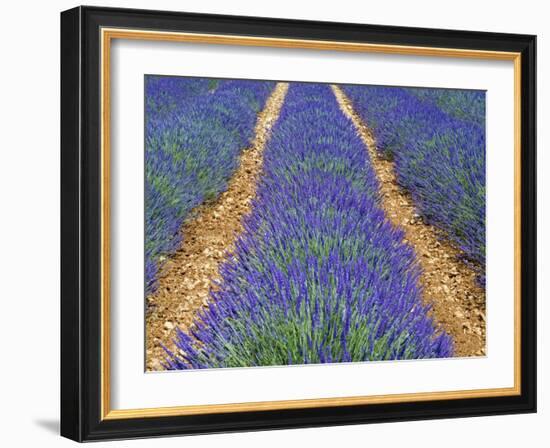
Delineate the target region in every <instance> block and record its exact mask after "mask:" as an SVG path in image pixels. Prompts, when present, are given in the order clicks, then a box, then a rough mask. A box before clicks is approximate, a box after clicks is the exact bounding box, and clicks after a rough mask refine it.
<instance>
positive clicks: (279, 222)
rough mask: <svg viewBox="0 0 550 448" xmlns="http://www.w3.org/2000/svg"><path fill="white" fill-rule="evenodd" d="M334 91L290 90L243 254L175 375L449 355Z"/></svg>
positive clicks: (186, 340) (181, 347)
mask: <svg viewBox="0 0 550 448" xmlns="http://www.w3.org/2000/svg"><path fill="white" fill-rule="evenodd" d="M378 196H379V192H378V184H377V181H376V176H375V174H374V172H373V169H372V167H371V165H370V161H369V159H368V154H367V152H366V150H365V147H364V145H363V144H362V142H361V140H360V138H359V137H358V136H357V135H356V132H355V129H354V127H353V124H352V123H351V121H349V120H348V119H347V118H346V117H345V116H344V115H343V113H342V112H341V111H340V109H339V107H338V104H337V102H336V99H335V97H334V95H333V94H332V92H331V90H330V88H329V87H328V86H324V85H308V84H292V85H291V87H290V90H289V92H288V94H287V97H286V100H285V103H284V105H283V108H282V110H281V114H280V117H279V119H278V121H277V123H276V125H275V127H274V129H273V135H272V137H271V139H270V140H269V141H268V143H267V146H266V149H265V153H264V172H263V176H262V178H261V180H260V183H259V186H258V190H257V196H256V198H255V199H254V201H253V204H252V213H251V214H250V215H249V216H248V217H247V219H246V220H245V223H244V224H245V231H244V233H243V234H241V236H240V237H239V239H238V241H237V244H236V247H237V249H236V251H235V253H234V254H233V256H232V257H231V258H230V259H229V260H228V261H227V262H226V263H225V264H224V265H223V267H222V270H221V274H222V281H221V282H220V289H219V290H218V291H217V292H213V293H212V294H211V300H210V303H209V306H208V307H207V308H205V309H203V310H202V311H201V312H200V314H199V316H198V318H197V319H196V321H195V324H194V326H193V327H192V329H191V331H190V334H187V333H184V332H182V331H181V330H180V331H178V335H177V341H176V343H177V347H178V353H177V354H172V353H170V352H169V355H170V356H169V357H168V359H167V361H166V368H168V369H188V368H215V367H248V366H267V365H287V364H304V363H325V362H349V361H367V360H385V359H411V358H430V357H447V356H451V355H452V342H451V340H450V338H449V337H448V336H447V335H446V334H437V331H436V330H435V329H434V323H433V322H432V320H431V318H430V317H428V316H427V308H426V307H425V306H424V305H423V304H422V298H421V291H420V290H419V287H418V276H419V268H418V266H417V264H416V261H415V255H414V252H413V250H412V249H411V247H409V246H407V245H404V244H403V243H402V240H403V234H402V232H401V231H400V230H397V229H395V228H394V227H393V226H392V225H391V224H390V223H389V222H388V221H387V220H386V218H385V216H384V213H383V211H382V210H381V208H380V206H379V204H378V202H379V197H378Z"/></svg>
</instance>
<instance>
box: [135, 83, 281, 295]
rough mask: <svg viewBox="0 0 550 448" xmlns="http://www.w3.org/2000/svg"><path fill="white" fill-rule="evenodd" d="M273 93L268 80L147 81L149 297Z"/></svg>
mask: <svg viewBox="0 0 550 448" xmlns="http://www.w3.org/2000/svg"><path fill="white" fill-rule="evenodd" d="M273 87H274V83H272V82H263V81H218V80H210V79H203V78H179V77H157V76H150V77H149V76H148V77H146V80H145V92H146V116H145V122H146V131H145V282H146V283H145V293H146V295H149V294H151V293H153V292H154V290H155V286H156V276H157V272H158V269H159V267H160V265H161V264H162V261H163V259H164V258H165V257H166V256H167V255H170V254H171V253H173V252H174V251H175V250H176V249H177V247H179V245H180V243H181V234H180V232H179V230H180V228H181V226H182V224H183V222H184V221H185V219H186V218H187V217H188V215H189V213H190V211H191V210H192V209H193V208H194V207H196V206H197V205H199V204H201V203H203V202H204V201H205V200H210V199H214V198H216V197H217V196H218V195H219V193H220V192H222V191H224V190H225V189H226V188H227V181H228V180H229V178H230V177H231V174H232V173H233V171H234V170H235V169H236V168H237V166H238V160H239V155H240V153H241V150H242V149H244V148H246V147H247V146H248V145H249V144H250V140H251V139H252V137H253V133H254V126H255V123H256V117H257V114H258V112H259V111H260V110H261V109H262V108H263V107H264V105H265V102H266V100H267V98H268V96H269V94H270V92H271V90H272V89H273Z"/></svg>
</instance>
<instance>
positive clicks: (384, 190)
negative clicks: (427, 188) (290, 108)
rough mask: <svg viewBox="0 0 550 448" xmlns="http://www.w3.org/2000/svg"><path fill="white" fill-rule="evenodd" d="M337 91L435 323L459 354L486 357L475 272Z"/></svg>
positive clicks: (481, 298)
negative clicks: (421, 209) (425, 216)
mask: <svg viewBox="0 0 550 448" xmlns="http://www.w3.org/2000/svg"><path fill="white" fill-rule="evenodd" d="M332 89H333V92H334V95H335V96H336V98H337V100H338V103H339V104H340V107H341V109H342V111H343V112H344V113H345V114H346V116H348V117H349V118H350V119H351V120H352V121H353V123H354V125H355V127H356V128H357V132H358V134H359V135H360V137H361V139H362V140H363V142H364V144H365V146H366V147H367V148H368V153H369V155H370V159H371V162H372V166H373V168H374V171H375V173H376V176H377V178H378V181H379V184H380V193H381V195H380V196H381V205H382V208H383V209H384V211H385V212H386V215H387V217H388V218H389V219H390V220H391V221H392V223H393V224H394V225H395V226H396V227H399V228H401V229H403V231H404V232H405V240H404V242H406V243H408V244H410V245H411V246H412V247H413V248H414V249H415V252H416V254H417V259H418V262H419V263H420V265H421V268H422V274H421V276H420V284H421V286H422V290H423V298H424V301H425V302H426V303H427V304H430V305H431V306H432V313H433V316H434V318H435V320H436V321H437V322H438V323H439V324H441V325H442V326H443V328H444V329H445V330H446V331H447V332H448V333H449V334H451V336H452V337H453V339H454V343H455V356H475V355H484V354H485V291H484V289H483V288H482V287H480V285H479V283H478V282H477V281H476V275H477V273H476V271H474V270H473V269H471V268H470V267H469V266H468V265H466V264H465V263H463V262H461V261H460V259H461V256H462V255H463V254H462V252H461V251H460V250H459V249H457V248H456V247H455V246H454V245H452V244H451V243H450V242H448V240H447V241H446V240H445V239H444V238H443V237H442V235H441V232H440V231H438V230H437V229H436V228H435V227H433V226H431V225H429V224H426V223H424V222H423V221H422V219H421V217H420V216H419V215H418V214H417V212H416V209H415V206H414V203H413V201H412V198H411V196H410V195H409V194H408V193H407V192H406V191H404V190H403V189H402V188H400V187H399V185H398V183H397V180H396V175H395V170H394V166H393V162H391V161H389V160H386V159H384V158H381V157H380V156H379V153H378V152H377V150H376V142H375V140H374V137H373V134H372V132H371V130H370V129H369V128H368V124H367V123H364V122H363V121H362V119H361V118H360V117H359V116H358V114H357V113H355V111H354V109H353V106H352V103H351V102H350V100H349V99H348V97H347V96H346V94H345V93H344V92H343V91H342V90H341V89H340V88H339V87H338V86H335V85H333V86H332ZM449 206H452V205H451V204H449Z"/></svg>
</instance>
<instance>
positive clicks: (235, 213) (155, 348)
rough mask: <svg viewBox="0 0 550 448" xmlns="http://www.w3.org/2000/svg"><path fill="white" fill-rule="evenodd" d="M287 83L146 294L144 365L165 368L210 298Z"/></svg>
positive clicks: (278, 90)
mask: <svg viewBox="0 0 550 448" xmlns="http://www.w3.org/2000/svg"><path fill="white" fill-rule="evenodd" d="M287 90H288V84H287V83H278V84H277V85H276V87H275V89H274V91H273V93H272V94H271V96H270V97H269V99H268V100H267V102H266V106H265V108H264V110H263V111H262V112H261V113H260V114H259V115H258V121H257V123H256V128H255V137H254V140H253V141H252V144H251V146H250V147H249V148H247V149H245V150H244V151H243V153H242V155H241V160H240V165H239V168H238V169H237V171H236V172H235V173H234V174H233V177H232V178H231V180H230V181H229V184H228V188H227V190H226V191H225V192H224V193H222V194H221V195H220V196H219V197H218V199H217V200H216V201H214V202H211V203H207V204H203V205H201V206H199V207H197V208H196V209H195V210H194V211H193V214H192V216H194V217H193V218H192V219H191V220H189V221H188V222H186V223H185V224H184V225H183V227H182V229H181V232H182V233H183V236H184V238H183V243H182V246H181V248H180V249H179V250H178V251H177V252H176V253H175V254H174V255H173V256H172V257H171V258H170V260H168V261H167V262H166V264H165V265H164V267H163V269H162V273H161V274H160V275H159V287H158V290H157V292H156V293H155V294H154V295H152V296H150V297H148V298H147V314H146V328H145V331H146V369H147V370H148V371H150V370H162V369H163V368H162V365H161V362H162V360H163V359H164V358H165V355H166V354H165V352H164V350H163V349H162V347H161V345H160V343H162V344H164V345H165V346H166V347H168V348H170V349H173V348H174V344H173V338H174V336H175V330H176V328H177V327H179V328H181V329H182V330H183V331H186V330H187V329H188V328H189V327H190V325H191V323H192V322H193V320H194V318H195V315H196V313H197V311H198V310H199V309H200V308H201V307H203V306H205V305H206V304H207V301H208V296H209V292H210V290H211V289H212V288H213V281H215V280H219V279H220V277H219V266H220V265H221V263H222V262H223V261H224V259H225V258H226V256H227V254H228V253H230V252H231V251H232V250H233V248H234V243H235V240H236V238H237V235H238V234H239V233H240V232H241V231H242V224H241V223H242V220H243V217H244V216H245V215H246V214H247V213H249V212H250V202H251V200H252V198H253V197H254V196H255V192H256V184H257V181H258V178H259V175H260V172H261V169H262V161H263V159H262V156H263V150H264V147H265V143H266V141H267V139H268V138H269V135H270V131H271V129H272V127H273V124H274V123H275V121H276V120H277V118H278V116H279V112H280V110H281V106H282V104H283V101H284V98H285V95H286V92H287Z"/></svg>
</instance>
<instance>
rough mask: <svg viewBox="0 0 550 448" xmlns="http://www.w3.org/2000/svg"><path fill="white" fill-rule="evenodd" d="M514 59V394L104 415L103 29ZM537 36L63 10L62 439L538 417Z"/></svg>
mask: <svg viewBox="0 0 550 448" xmlns="http://www.w3.org/2000/svg"><path fill="white" fill-rule="evenodd" d="M102 27H110V28H129V29H146V30H160V31H175V32H178V31H181V32H192V33H208V34H222V35H245V36H258V37H270V38H285V39H304V40H318V41H323V40H328V41H337V42H365V43H375V44H392V45H402V46H416V47H438V48H461V49H466V50H487V51H502V52H517V53H521V89H520V93H521V156H520V157H521V229H522V230H521V241H520V245H521V252H520V253H521V259H520V265H521V310H520V312H521V314H520V316H521V317H520V321H521V327H520V328H521V361H520V363H519V369H520V375H521V376H520V378H521V393H520V394H519V395H516V396H503V397H486V398H466V399H453V400H450V399H444V400H433V401H422V402H407V403H391V404H368V405H350V406H334V407H319V408H315V407H314V408H307V409H287V410H268V411H253V412H231V413H214V414H212V413H211V414H203V415H186V416H163V417H143V418H127V419H126V418H122V419H102V418H101V416H102V412H101V350H100V339H101V252H100V237H101V184H100V176H101V171H100V170H101V160H100V157H101V154H100V149H99V148H100V131H101V129H100V127H101V122H100V114H101V110H100V98H101V84H100V77H101V70H100V29H101V28H102ZM535 142H536V36H532V35H518V34H502V33H487V32H471V31H455V30H437V29H422V28H404V27H393V26H380V25H362V24H350V23H332V22H314V21H302V20H281V19H272V18H256V17H239V16H223V15H206V14H191V13H181V12H166V11H144V10H133V9H113V8H99V7H77V8H74V9H71V10H68V11H65V12H63V13H61V322H62V325H61V435H63V436H65V437H68V438H70V439H73V440H76V441H92V440H104V439H121V438H141V437H153V436H163V435H184V434H199V433H217V432H232V431H245V430H246V431H250V430H267V429H280V428H298V427H315V426H330V425H342V424H363V423H375V422H391V421H403V420H419V419H435V418H451V417H469V416H481V415H499V414H511V413H529V412H535V411H536V270H537V259H536V152H535V150H536V148H535V145H536V143H535Z"/></svg>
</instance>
